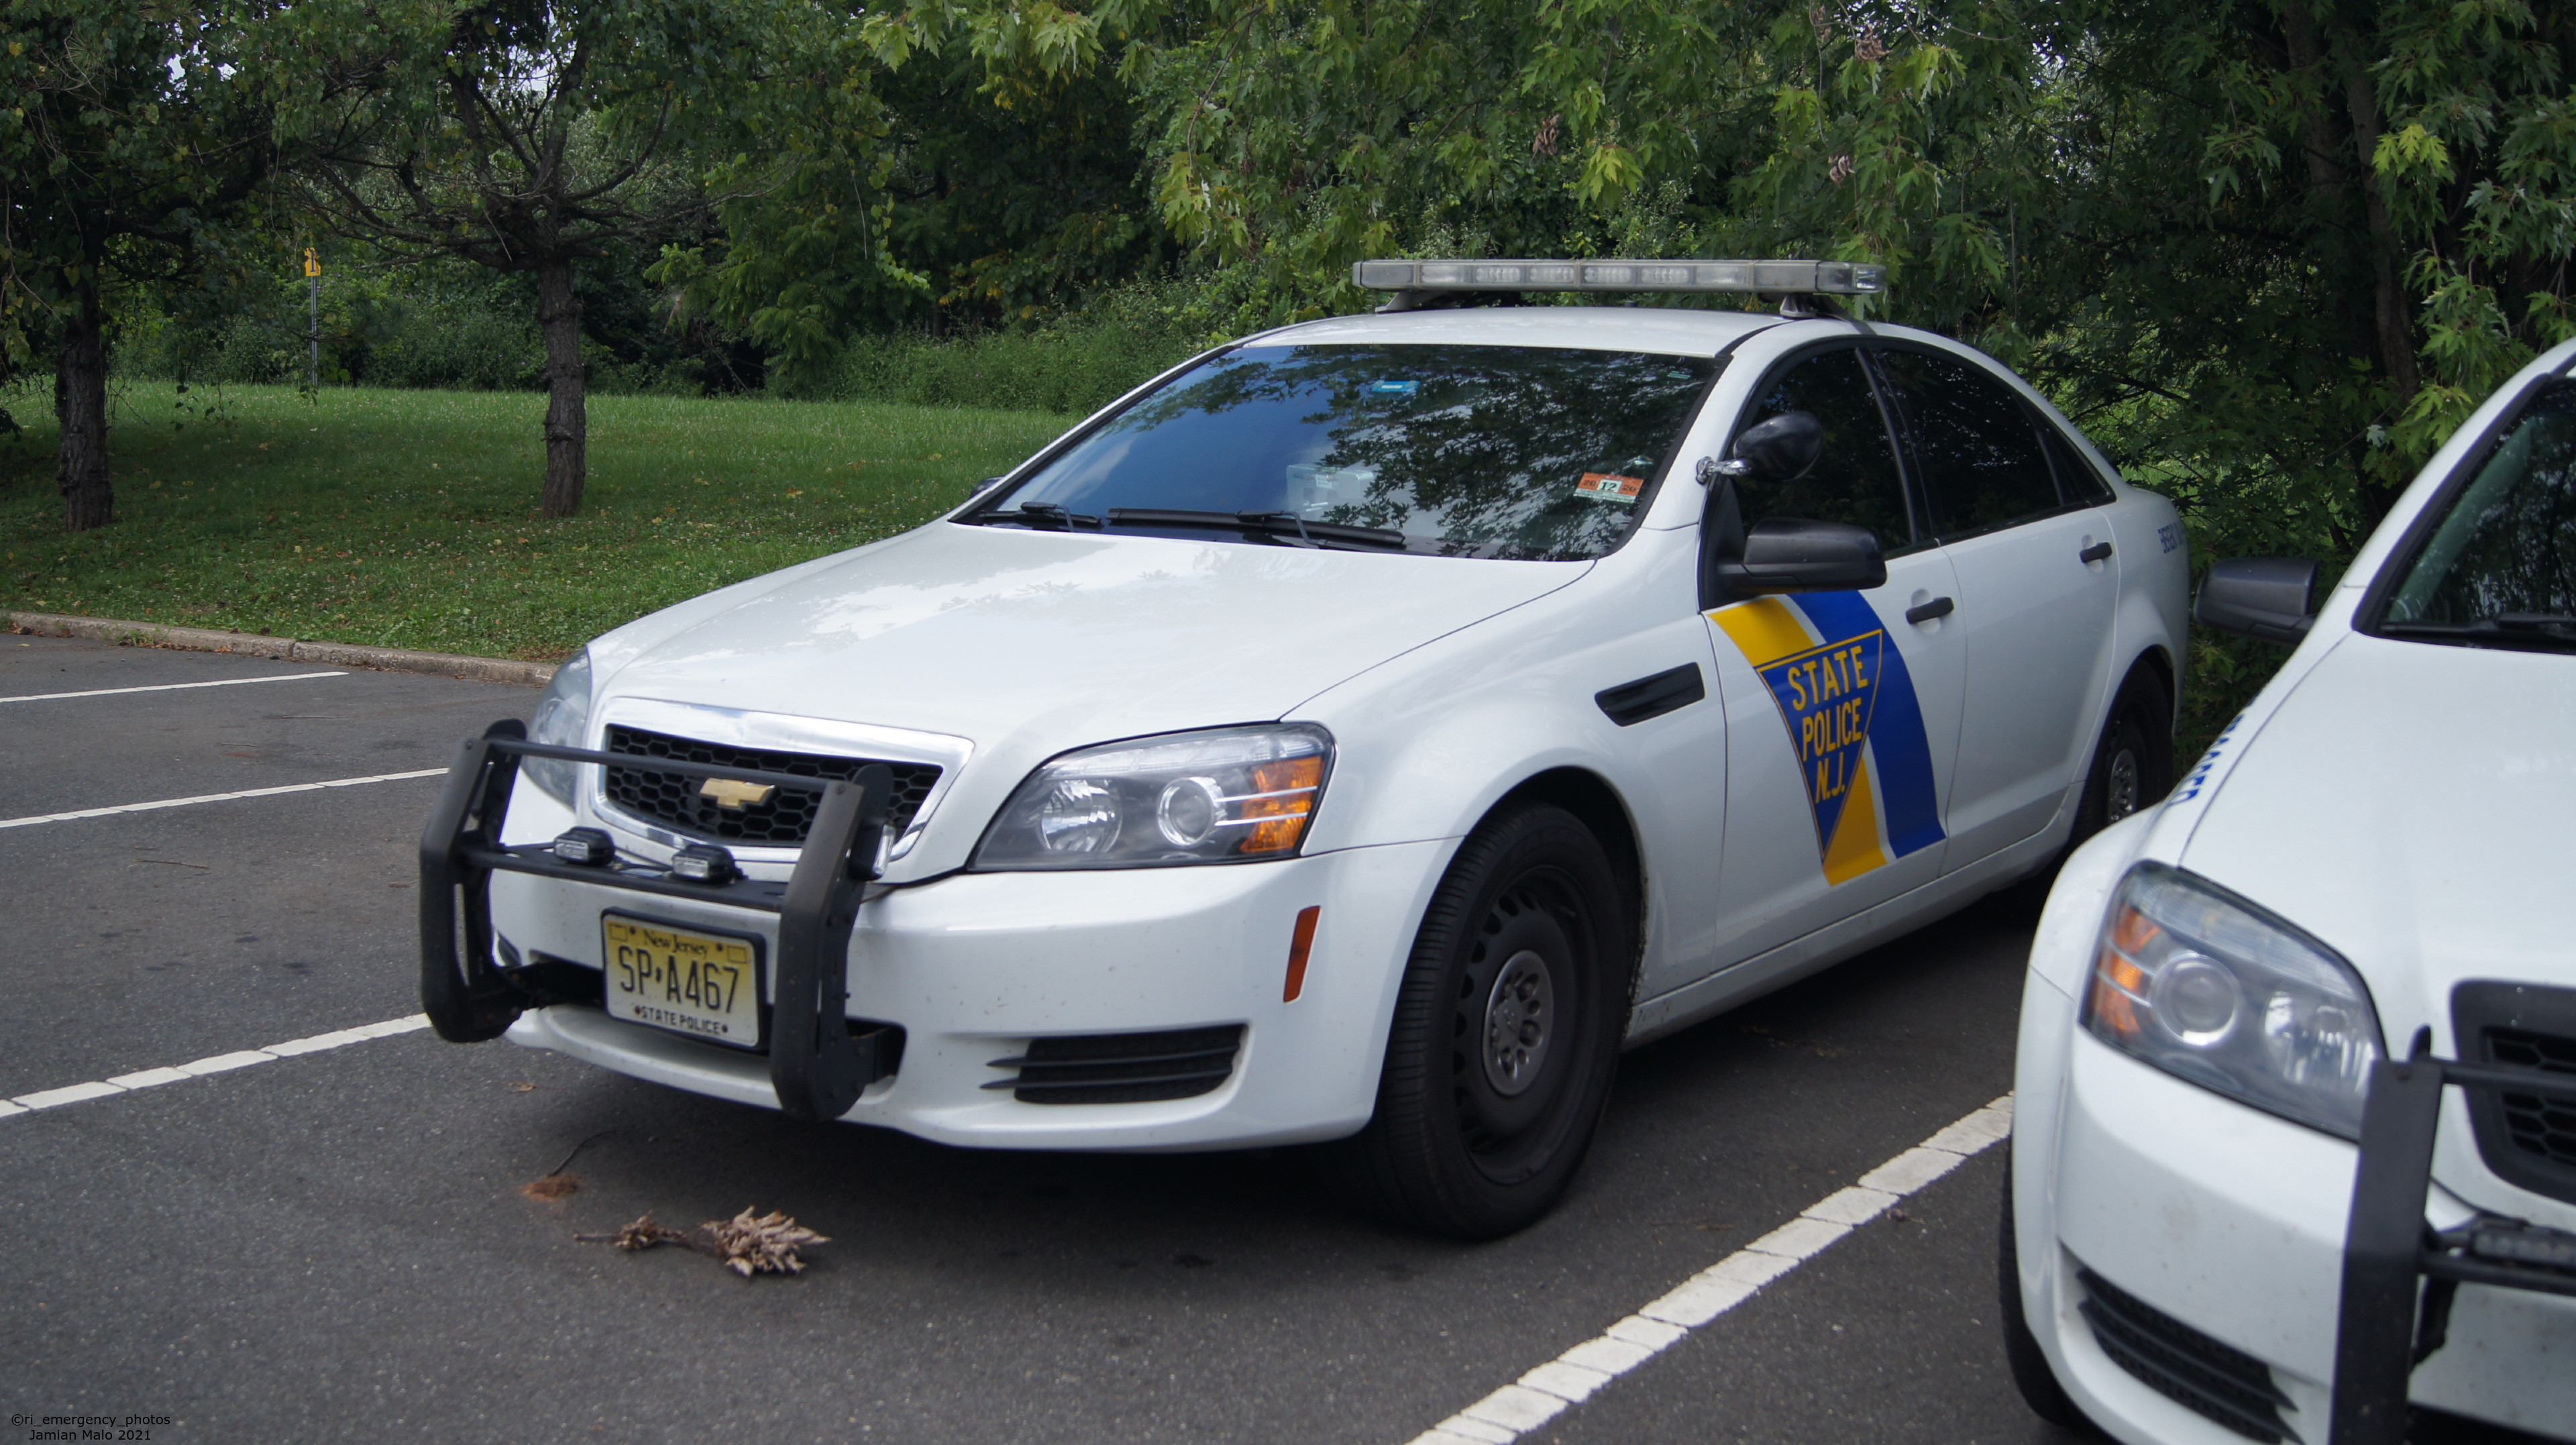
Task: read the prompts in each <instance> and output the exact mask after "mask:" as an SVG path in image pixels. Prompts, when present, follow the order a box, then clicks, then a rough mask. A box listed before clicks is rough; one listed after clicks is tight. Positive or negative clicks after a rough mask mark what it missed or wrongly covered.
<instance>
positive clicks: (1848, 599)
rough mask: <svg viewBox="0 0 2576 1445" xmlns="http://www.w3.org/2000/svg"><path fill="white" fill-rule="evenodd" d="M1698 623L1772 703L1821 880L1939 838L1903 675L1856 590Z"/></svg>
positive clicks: (1909, 685) (1772, 602)
mask: <svg viewBox="0 0 2576 1445" xmlns="http://www.w3.org/2000/svg"><path fill="white" fill-rule="evenodd" d="M1708 617H1709V620H1710V621H1711V622H1714V623H1716V624H1717V625H1718V627H1719V629H1720V630H1722V631H1724V632H1725V633H1726V635H1727V636H1728V637H1729V638H1732V639H1733V640H1734V642H1735V645H1736V647H1737V648H1738V649H1739V650H1740V651H1742V652H1743V654H1744V660H1745V661H1746V662H1749V663H1751V664H1753V670H1754V671H1755V672H1757V673H1759V674H1761V676H1762V681H1763V683H1764V685H1766V686H1767V687H1769V688H1770V689H1771V700H1772V701H1773V702H1775V703H1777V704H1779V707H1780V720H1781V721H1782V722H1783V723H1785V724H1787V725H1788V728H1789V746H1790V748H1791V749H1792V750H1793V751H1794V752H1795V754H1796V756H1797V760H1798V771H1799V774H1800V776H1801V778H1802V779H1803V781H1804V783H1805V788H1806V794H1807V806H1808V808H1809V810H1810V811H1811V812H1812V813H1813V814H1814V818H1815V824H1816V851H1817V854H1818V856H1819V857H1820V859H1821V860H1822V862H1823V864H1824V869H1825V881H1826V882H1827V883H1846V882H1849V881H1850V880H1852V879H1854V878H1857V877H1859V876H1860V875H1862V874H1863V873H1867V872H1869V871H1870V870H1872V869H1874V868H1883V867H1885V866H1887V864H1888V863H1890V862H1891V861H1893V860H1895V859H1898V858H1902V857H1904V856H1905V855H1907V854H1909V853H1914V852H1918V851H1920V850H1922V849H1924V848H1928V847H1931V846H1932V845H1933V844H1935V843H1938V842H1940V841H1941V840H1942V838H1943V837H1944V836H1946V835H1945V834H1944V833H1943V832H1942V831H1941V815H1940V802H1939V797H1938V793H1937V789H1936V788H1935V786H1934V783H1933V777H1932V747H1931V744H1930V742H1929V741H1928V740H1927V739H1926V737H1925V734H1924V731H1923V708H1922V705H1921V704H1920V703H1919V702H1917V701H1916V700H1915V696H1914V678H1913V675H1912V674H1911V673H1908V672H1907V671H1906V670H1905V657H1904V654H1902V653H1900V652H1898V651H1897V649H1896V644H1895V643H1894V642H1892V641H1891V640H1889V638H1888V635H1887V629H1886V627H1885V626H1883V625H1881V623H1880V622H1879V620H1878V614H1877V613H1876V612H1873V611H1871V610H1870V606H1869V604H1868V603H1867V602H1865V601H1863V600H1861V595H1860V594H1859V593H1857V592H1813V593H1807V594H1804V595H1802V596H1797V597H1757V598H1755V599H1753V600H1752V601H1750V602H1739V603H1736V604H1734V605H1732V606H1729V607H1721V608H1719V609H1718V610H1716V611H1715V612H1712V613H1710V614H1708Z"/></svg>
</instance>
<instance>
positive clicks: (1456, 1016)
mask: <svg viewBox="0 0 2576 1445" xmlns="http://www.w3.org/2000/svg"><path fill="white" fill-rule="evenodd" d="M1620 898H1621V891H1620V888H1619V886H1618V879H1617V877H1616V875H1615V874H1614V873H1613V871H1612V869H1611V866H1610V861H1609V859H1608V858H1607V857H1606V856H1605V855H1604V854H1603V852H1602V849H1601V845H1600V843H1599V842H1598V841H1597V840H1595V839H1594V837H1593V836H1592V832H1591V830H1590V829H1588V828H1586V827H1585V826H1584V825H1583V823H1582V822H1581V821H1580V820H1578V819H1577V818H1576V817H1575V816H1574V815H1573V814H1571V813H1568V812H1566V811H1565V810H1563V809H1561V808H1556V807H1551V806H1547V805H1544V804H1525V805H1522V806H1519V807H1514V808H1511V809H1509V810H1507V811H1504V812H1502V813H1499V814H1497V815H1495V816H1494V817H1492V818H1490V819H1488V820H1487V821H1486V823H1485V824H1484V825H1483V826H1482V827H1479V828H1478V829H1477V830H1476V831H1475V833H1473V834H1472V835H1470V836H1469V837H1468V839H1467V841H1466V842H1465V843H1464V844H1463V845H1461V846H1460V847H1459V849H1458V856H1457V857H1456V858H1455V859H1454V860H1453V861H1452V862H1451V863H1450V865H1449V871H1448V873H1447V875H1446V876H1445V877H1443V878H1442V879H1441V881H1440V887H1439V890H1438V891H1437V892H1436V893H1434V894H1433V895H1432V899H1431V906H1430V908H1429V909H1428V910H1427V911H1426V912H1425V913H1424V915H1423V920H1422V929H1421V931H1420V932H1419V933H1418V934H1417V935H1416V936H1415V938H1414V943H1413V952H1412V955H1411V957H1410V958H1409V959H1408V961H1407V962H1406V965H1405V973H1404V982H1403V985H1402V988H1401V989H1400V991H1399V993H1398V995H1397V999H1396V1006H1395V1019H1394V1023H1393V1026H1392V1027H1391V1028H1390V1029H1389V1031H1388V1036H1387V1045H1386V1064H1385V1068H1384V1069H1383V1071H1382V1072H1381V1073H1380V1074H1379V1078H1378V1095H1377V1109H1376V1112H1375V1114H1374V1115H1373V1116H1372V1117H1371V1118H1370V1120H1369V1123H1368V1127H1367V1128H1365V1129H1363V1130H1361V1131H1360V1132H1359V1133H1358V1134H1357V1135H1355V1136H1353V1137H1351V1138H1349V1139H1345V1140H1341V1141H1339V1142H1337V1143H1333V1144H1327V1145H1323V1146H1320V1147H1319V1148H1318V1150H1317V1151H1316V1153H1315V1155H1314V1162H1315V1164H1316V1166H1317V1170H1318V1172H1319V1173H1320V1174H1321V1175H1322V1177H1323V1179H1324V1181H1325V1183H1326V1184H1327V1186H1328V1187H1330V1188H1332V1189H1333V1191H1334V1192H1335V1193H1336V1194H1338V1195H1340V1196H1342V1197H1343V1198H1344V1199H1345V1200H1347V1201H1348V1202H1350V1203H1353V1204H1356V1205H1358V1206H1360V1207H1361V1208H1363V1209H1366V1210H1368V1211H1369V1212H1372V1213H1375V1214H1378V1215H1381V1216H1383V1217H1386V1218H1389V1219H1392V1220H1395V1221H1397V1222H1399V1223H1404V1224H1409V1225H1412V1226H1414V1227H1416V1228H1419V1229H1423V1230H1427V1231H1429V1232H1432V1233H1435V1234H1444V1235H1449V1236H1451V1237H1454V1238H1459V1239H1495V1238H1499V1237H1501V1236H1503V1235H1506V1234H1510V1233H1512V1232H1514V1231H1515V1230H1518V1229H1521V1228H1523V1227H1525V1226H1527V1225H1529V1224H1531V1223H1533V1222H1535V1221H1537V1220H1538V1219H1540V1218H1541V1217H1543V1216H1544V1215H1545V1214H1546V1213H1547V1212H1548V1210H1549V1209H1550V1208H1552V1207H1554V1205H1555V1204H1556V1201H1557V1200H1558V1198H1559V1197H1560V1196H1562V1195H1563V1194H1564V1193H1565V1189H1566V1186H1567V1184H1568V1183H1569V1182H1570V1181H1571V1180H1572V1179H1573V1178H1574V1174H1575V1170H1576V1169H1577V1168H1578V1167H1579V1166H1580V1165H1581V1164H1582V1162H1583V1155H1584V1152H1585V1150H1587V1149H1588V1148H1590V1146H1591V1143H1592V1135H1593V1131H1594V1129H1595V1128H1596V1127H1597V1126H1598V1124H1599V1123H1600V1119H1601V1112H1602V1109H1603V1107H1604V1106H1605V1105H1606V1104H1607V1103H1608V1101H1609V1097H1610V1076H1611V1073H1612V1072H1613V1070H1614V1069H1615V1068H1616V1066H1617V1064H1618V1056H1619V1041H1620V1037H1621V1033H1622V1031H1623V1030H1624V1028H1625V1027H1626V1024H1627V1017H1628V983H1629V975H1630V972H1631V969H1632V966H1633V964H1634V961H1635V957H1636V945H1635V943H1634V941H1633V932H1632V924H1631V922H1630V920H1629V918H1628V916H1627V912H1626V910H1625V909H1624V908H1623V906H1622V904H1621V901H1620Z"/></svg>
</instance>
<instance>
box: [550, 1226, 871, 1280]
mask: <svg viewBox="0 0 2576 1445" xmlns="http://www.w3.org/2000/svg"><path fill="white" fill-rule="evenodd" d="M701 1235H703V1236H704V1237H703V1238H701V1237H700V1236H701ZM573 1238H574V1240H576V1241H578V1242H580V1243H583V1244H613V1245H615V1246H617V1247H618V1248H619V1249H622V1250H625V1251H627V1252H628V1253H633V1252H635V1251H637V1250H643V1249H651V1248H653V1247H654V1246H655V1245H661V1244H676V1245H680V1246H681V1247H683V1248H686V1249H690V1250H694V1251H696V1252H697V1253H699V1254H703V1255H707V1256H709V1257H711V1258H713V1259H715V1260H716V1261H717V1262H718V1263H720V1264H722V1265H723V1266H724V1267H725V1268H727V1269H729V1270H732V1271H733V1272H734V1273H736V1274H738V1275H741V1276H742V1277H743V1278H744V1279H749V1278H751V1277H752V1276H753V1275H755V1274H801V1273H803V1272H804V1269H805V1261H804V1259H803V1258H802V1257H801V1256H800V1255H798V1254H797V1251H798V1250H800V1249H808V1248H811V1247H813V1246H814V1245H818V1244H829V1243H830V1242H831V1240H830V1238H829V1237H828V1236H825V1235H820V1234H816V1233H815V1232H814V1231H813V1230H810V1229H807V1228H806V1227H804V1226H803V1225H801V1224H798V1223H797V1222H796V1221H795V1220H793V1219H791V1218H789V1217H788V1216H786V1215H784V1214H781V1213H779V1212H778V1211H776V1210H771V1211H770V1212H769V1213H767V1214H764V1215H761V1216H759V1217H757V1218H755V1217H753V1215H752V1212H751V1210H750V1209H748V1208H746V1209H744V1210H743V1212H742V1213H740V1214H737V1215H735V1216H734V1217H733V1218H731V1219H722V1220H718V1219H710V1220H708V1221H706V1222H705V1223H703V1224H701V1225H699V1226H698V1228H697V1232H696V1233H684V1232H682V1231H680V1230H677V1229H673V1228H671V1227H670V1226H668V1225H666V1224H661V1223H658V1222H656V1221H655V1220H654V1218H653V1216H652V1215H651V1214H649V1213H648V1214H646V1215H644V1216H643V1217H642V1218H640V1219H637V1220H634V1221H633V1222H631V1223H629V1224H628V1225H627V1226H626V1227H625V1228H623V1229H620V1230H619V1231H617V1232H616V1233H615V1234H576V1235H574V1236H573Z"/></svg>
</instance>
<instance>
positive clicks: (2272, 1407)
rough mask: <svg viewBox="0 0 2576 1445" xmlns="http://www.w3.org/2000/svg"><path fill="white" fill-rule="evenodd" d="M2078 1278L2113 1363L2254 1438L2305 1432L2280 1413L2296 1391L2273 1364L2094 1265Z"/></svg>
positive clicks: (2086, 1311) (2269, 1442)
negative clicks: (2285, 1385)
mask: <svg viewBox="0 0 2576 1445" xmlns="http://www.w3.org/2000/svg"><path fill="white" fill-rule="evenodd" d="M2075 1278H2076V1279H2077V1281H2079V1282H2080V1283H2081V1284H2082V1285H2083V1286H2084V1302H2083V1303H2082V1304H2080V1305H2078V1306H2076V1308H2077V1309H2079V1310H2081V1311H2082V1312H2083V1315H2084V1320H2085V1323H2087V1324H2089V1325H2091V1326H2092V1327H2093V1338H2094V1339H2095V1340H2096V1341H2098V1342H2099V1343H2100V1344H2101V1346H2102V1353H2104V1354H2106V1355H2109V1356H2110V1357H2111V1362H2112V1363H2113V1364H2116V1365H2118V1366H2119V1367H2120V1368H2121V1369H2124V1370H2126V1371H2128V1372H2129V1373H2130V1374H2132V1375H2135V1376H2137V1377H2138V1378H2139V1379H2141V1380H2143V1381H2145V1382H2146V1383H2147V1385H2148V1386H2149V1387H2150V1388H2152V1389H2154V1390H2155V1391H2156V1392H2157V1393H2158V1394H2161V1395H2163V1396H2165V1397H2166V1398H2168V1399H2170V1400H2173V1401H2175V1402H2176V1403H2178V1404H2180V1405H2182V1406H2183V1407H2184V1408H2185V1409H2188V1410H2191V1411H2193V1412H2195V1413H2197V1414H2200V1415H2204V1416H2207V1417H2208V1418H2210V1419H2212V1420H2215V1421H2217V1422H2218V1423H2219V1424H2221V1425H2224V1426H2226V1427H2227V1428H2228V1429H2230V1430H2233V1431H2235V1432H2236V1433H2237V1434H2239V1435H2242V1436H2244V1437H2245V1438H2247V1439H2249V1440H2261V1441H2264V1442H2265V1445H2276V1442H2279V1441H2282V1440H2296V1439H2298V1438H2299V1437H2298V1436H2296V1435H2294V1434H2292V1433H2291V1431H2290V1427H2289V1425H2288V1424H2287V1423H2286V1422H2284V1421H2283V1420H2282V1419H2281V1407H2283V1406H2285V1405H2288V1404H2289V1403H2290V1397H2289V1396H2287V1395H2284V1394H2282V1393H2281V1387H2280V1386H2279V1385H2277V1384H2275V1383H2274V1382H2273V1380H2272V1370H2271V1367H2270V1366H2268V1365H2266V1364H2264V1363H2263V1362H2262V1361H2261V1360H2258V1359H2256V1358H2254V1357H2253V1356H2252V1355H2249V1354H2247V1353H2245V1352H2244V1351H2243V1350H2240V1349H2237V1348H2235V1347H2234V1346H2232V1345H2229V1344H2226V1343H2224V1342H2222V1341H2219V1340H2214V1339H2211V1338H2210V1337H2209V1336H2207V1335H2204V1334H2202V1333H2201V1332H2200V1331H2198V1330H2196V1329H2193V1328H2192V1327H2191V1326H2189V1325H2187V1324H2184V1323H2183V1322H2182V1321H2180V1320H2178V1319H2175V1318H2174V1317H2173V1316H2171V1315H2169V1314H2166V1313H2165V1312H2164V1311H2162V1310H2159V1309H2157V1308H2156V1307H2155V1306H2153V1305H2151V1304H2148V1303H2147V1302H2146V1301H2144V1300H2141V1299H2138V1298H2136V1297H2135V1296H2133V1295H2130V1294H2128V1293H2126V1292H2124V1291H2122V1290H2121V1289H2119V1288H2118V1287H2117V1286H2115V1285H2113V1284H2112V1283H2111V1282H2110V1281H2108V1280H2106V1279H2104V1278H2102V1277H2101V1276H2100V1275H2098V1274H2095V1273H2094V1272H2093V1271H2091V1270H2089V1269H2079V1270H2077V1271H2076V1272H2075Z"/></svg>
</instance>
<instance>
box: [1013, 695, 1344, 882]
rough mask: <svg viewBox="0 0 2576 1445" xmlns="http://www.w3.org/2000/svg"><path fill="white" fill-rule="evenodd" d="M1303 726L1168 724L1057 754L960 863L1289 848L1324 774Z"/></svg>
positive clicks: (1171, 857) (1271, 853)
mask: <svg viewBox="0 0 2576 1445" xmlns="http://www.w3.org/2000/svg"><path fill="white" fill-rule="evenodd" d="M1332 765H1333V737H1332V734H1330V733H1328V732H1326V731H1324V730H1323V729H1322V728H1319V727H1316V726H1314V725H1313V724H1311V723H1291V724H1286V725H1282V726H1274V727H1240V728H1213V729H1210V730H1209V731H1206V732H1195V733H1167V734H1165V735H1163V736H1161V737H1151V738H1136V739H1134V740H1132V741H1129V742H1123V743H1109V744H1106V745H1104V746H1101V747H1096V748H1084V749H1082V750H1081V751H1079V752H1071V753H1066V754H1065V755H1064V756H1062V757H1060V758H1057V759H1056V760H1054V761H1053V762H1050V763H1048V764H1046V765H1045V766H1044V767H1041V768H1039V769H1038V770H1037V771H1036V772H1034V773H1031V774H1030V775H1029V779H1028V781H1027V782H1024V783H1022V784H1020V790H1019V791H1018V792H1016V793H1014V794H1012V795H1011V801H1010V802H1009V803H1007V804H1005V805H1003V808H1002V812H1001V816H999V817H997V818H995V819H994V820H993V826H992V827H991V829H989V830H988V831H987V832H986V833H985V834H984V841H983V842H982V843H981V844H979V845H977V847H976V849H975V861H974V863H973V864H972V865H971V866H973V867H974V868H976V869H979V870H988V871H998V870H1003V869H1022V868H1152V867H1160V866H1164V865H1168V864H1174V863H1241V862H1251V861H1254V860H1257V859H1264V858H1286V857H1290V856H1293V855H1294V854H1295V853H1296V851H1297V845H1298V844H1300V843H1302V842H1304V841H1305V837H1306V825H1307V824H1308V823H1309V822H1310V821H1312V820H1313V818H1314V816H1315V805H1316V803H1317V802H1318V801H1320V800H1321V799H1322V797H1323V795H1324V778H1325V775H1326V774H1328V773H1330V772H1331V771H1332Z"/></svg>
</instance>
